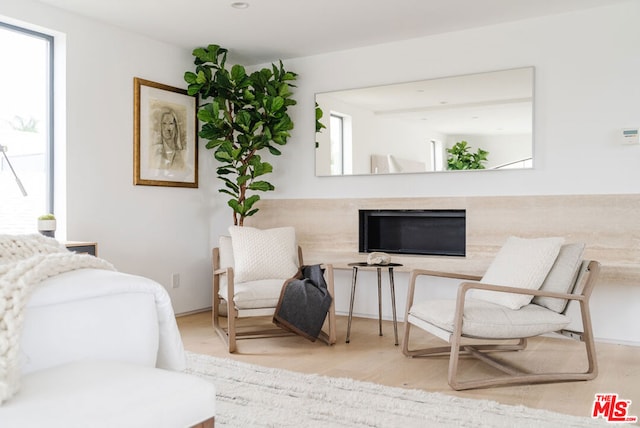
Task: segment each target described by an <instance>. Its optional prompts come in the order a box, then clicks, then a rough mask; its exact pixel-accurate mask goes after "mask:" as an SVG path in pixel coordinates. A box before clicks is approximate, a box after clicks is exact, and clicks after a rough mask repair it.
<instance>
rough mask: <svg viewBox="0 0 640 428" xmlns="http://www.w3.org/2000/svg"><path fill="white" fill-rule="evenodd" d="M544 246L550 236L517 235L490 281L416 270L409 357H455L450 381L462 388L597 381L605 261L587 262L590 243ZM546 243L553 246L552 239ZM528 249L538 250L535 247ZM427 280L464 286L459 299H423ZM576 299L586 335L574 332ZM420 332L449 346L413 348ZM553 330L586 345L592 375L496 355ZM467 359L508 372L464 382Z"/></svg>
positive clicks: (493, 269) (407, 339) (407, 340)
mask: <svg viewBox="0 0 640 428" xmlns="http://www.w3.org/2000/svg"><path fill="white" fill-rule="evenodd" d="M542 241H545V239H540V240H524V239H519V238H510V240H509V241H507V243H506V244H505V246H504V247H503V248H502V249H501V250H500V252H499V254H498V255H497V256H496V259H495V260H494V262H493V263H492V264H491V266H490V267H489V269H488V270H487V273H486V274H485V275H484V277H479V276H471V275H456V274H450V273H442V272H433V271H427V270H414V271H413V272H412V274H411V278H410V283H409V292H408V297H407V313H406V317H405V332H404V339H403V345H402V352H403V353H404V354H405V355H406V356H409V357H423V356H424V357H426V356H434V355H442V354H445V355H446V354H449V373H448V382H449V385H450V386H451V388H453V389H455V390H463V389H471V388H482V387H492V386H498V385H511V384H530V383H543V382H561V381H577V380H589V379H594V378H595V377H596V376H597V361H596V352H595V344H594V339H593V332H592V325H591V317H590V313H589V298H590V296H591V292H592V290H593V287H594V285H595V283H596V279H597V277H598V273H599V270H600V264H599V263H598V262H596V261H583V260H582V250H583V249H584V245H583V244H567V245H562V246H560V248H559V249H556V247H558V243H557V242H554V243H552V245H551V247H553V248H552V249H550V250H549V248H547V250H540V248H537V249H536V247H541V246H540V245H538V244H540V243H541V242H542ZM546 241H547V242H545V244H546V243H548V241H549V240H548V239H547V240H546ZM528 246H529V247H534V248H533V249H531V248H529V249H527V248H526V247H528ZM542 246H543V247H544V245H542ZM547 247H549V245H547ZM514 253H521V254H520V255H518V254H514ZM542 259H544V260H542ZM549 260H550V262H549ZM523 264H524V265H523ZM505 270H506V271H507V273H506V274H505V273H504V271H505ZM501 271H502V272H501ZM425 275H426V276H435V277H447V278H458V279H461V280H464V282H462V283H460V284H459V286H458V292H457V297H456V299H450V300H431V301H423V302H415V301H414V296H415V290H416V280H417V279H418V278H419V277H420V276H425ZM509 280H511V281H513V282H512V284H513V285H512V286H509V285H507V284H506V283H508V281H509ZM478 281H480V282H478ZM569 302H577V303H578V304H579V306H580V314H581V316H580V317H581V319H580V321H581V324H582V329H581V330H582V331H574V330H569V329H567V327H568V326H569V325H570V324H571V323H572V319H571V317H570V316H569V315H568V312H567V308H568V306H569V305H568V303H569ZM573 321H575V320H573ZM412 327H418V328H420V329H422V330H425V331H427V332H429V333H431V334H433V335H434V336H436V337H438V338H440V339H442V340H444V341H446V342H447V343H448V345H447V346H438V347H430V348H422V349H412V346H411V345H412V344H411V340H412V338H411V329H412ZM548 333H559V334H562V335H564V336H567V337H569V338H572V339H577V340H579V341H582V342H583V343H584V350H585V352H586V364H585V363H582V364H581V362H580V361H576V362H575V365H576V366H583V367H582V368H584V370H576V371H575V372H568V373H565V372H555V371H553V372H539V371H537V370H536V371H530V370H528V369H522V368H519V367H516V366H515V365H514V364H513V363H508V362H507V361H505V359H500V358H499V357H498V356H497V355H498V354H499V353H497V352H496V351H514V350H524V349H525V348H526V345H527V338H530V337H534V336H539V335H543V334H548ZM537 351H538V352H541V351H540V350H539V349H538V350H537ZM462 355H465V356H466V355H468V356H471V357H475V358H477V359H479V360H480V361H483V362H484V363H486V364H489V365H490V366H492V367H493V368H496V369H498V370H499V371H501V372H503V373H504V375H502V376H496V377H490V378H482V379H468V377H469V376H468V375H465V376H464V377H465V379H464V380H463V379H461V376H460V375H459V373H458V371H459V370H458V369H459V365H460V359H461V356H462ZM542 355H543V356H544V353H542Z"/></svg>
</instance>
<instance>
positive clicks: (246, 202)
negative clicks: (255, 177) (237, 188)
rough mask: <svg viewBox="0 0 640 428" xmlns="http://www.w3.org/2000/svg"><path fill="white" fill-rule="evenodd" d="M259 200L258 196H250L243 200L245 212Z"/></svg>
mask: <svg viewBox="0 0 640 428" xmlns="http://www.w3.org/2000/svg"><path fill="white" fill-rule="evenodd" d="M259 200H260V195H251V196H249V197H248V198H247V199H245V200H244V210H245V212H247V211H248V210H250V209H251V208H252V207H253V205H254V204H255V203H256V202H258V201H259Z"/></svg>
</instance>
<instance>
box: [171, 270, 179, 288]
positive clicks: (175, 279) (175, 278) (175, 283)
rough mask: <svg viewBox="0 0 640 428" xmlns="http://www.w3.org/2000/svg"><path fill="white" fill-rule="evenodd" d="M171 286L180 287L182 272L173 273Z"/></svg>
mask: <svg viewBox="0 0 640 428" xmlns="http://www.w3.org/2000/svg"><path fill="white" fill-rule="evenodd" d="M171 287H173V288H178V287H180V274H179V273H174V274H171Z"/></svg>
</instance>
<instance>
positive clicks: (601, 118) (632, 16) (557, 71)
mask: <svg viewBox="0 0 640 428" xmlns="http://www.w3.org/2000/svg"><path fill="white" fill-rule="evenodd" d="M0 15H4V16H8V17H10V18H13V19H16V20H22V21H25V22H30V23H34V24H37V25H40V26H42V27H46V28H50V29H53V30H56V31H60V32H63V33H65V34H66V36H67V37H66V42H67V47H66V51H67V55H68V60H67V63H66V70H67V78H66V84H67V91H66V92H67V93H66V96H67V100H66V105H67V123H66V127H67V139H66V152H67V165H68V168H67V177H66V180H67V189H66V191H67V196H68V201H69V202H68V206H67V207H66V210H67V217H68V219H67V220H68V238H70V239H76V240H95V241H98V242H99V252H100V255H101V256H103V257H104V258H106V259H108V260H110V261H112V262H113V263H114V264H115V265H116V266H117V267H118V268H119V269H120V270H122V271H125V272H132V273H137V274H141V275H145V276H149V277H151V278H153V279H155V280H157V281H159V282H160V283H162V284H163V285H165V286H167V287H168V285H169V282H170V281H169V280H170V276H171V274H172V273H180V274H181V275H182V284H181V287H180V288H178V289H169V291H170V293H171V295H172V299H173V302H174V308H175V309H176V311H177V312H185V311H190V310H196V309H199V308H204V307H207V306H209V302H210V267H209V266H210V265H209V252H210V247H211V245H213V244H214V243H215V241H216V239H217V238H216V237H217V236H218V235H220V234H224V233H226V230H227V227H228V225H229V224H230V223H231V213H230V209H229V208H228V207H227V205H226V200H225V198H224V197H222V196H221V195H220V194H219V193H218V192H217V191H216V188H217V183H215V180H214V178H213V177H214V176H215V171H214V166H213V164H212V161H211V154H210V153H208V152H207V151H206V150H205V149H204V148H203V147H202V145H201V151H200V155H201V156H200V188H199V189H172V188H161V187H158V188H155V187H145V186H133V184H132V175H133V172H132V170H133V155H132V152H133V150H132V144H133V77H134V76H138V77H143V78H146V79H149V80H153V81H157V82H161V83H165V84H169V85H173V86H178V87H185V84H184V83H183V81H182V75H183V73H184V71H185V70H187V69H190V68H191V65H192V61H191V55H190V52H188V51H184V50H182V49H178V48H176V47H175V46H171V45H168V44H165V43H160V42H156V41H154V40H151V39H148V38H145V37H141V36H138V35H136V34H132V33H129V32H125V31H122V30H120V29H117V28H114V27H109V26H106V25H103V24H100V23H98V22H95V21H91V20H87V19H84V18H81V17H78V16H75V15H72V14H68V13H64V12H61V11H59V10H57V9H53V8H50V7H48V6H45V5H42V4H40V3H36V2H34V1H32V0H4V1H3V2H2V3H0ZM638 16H640V2H637V1H633V0H631V1H629V2H628V3H625V4H622V5H616V6H611V7H604V8H600V9H596V10H590V11H584V12H577V13H570V14H565V15H560V16H555V17H548V18H540V19H533V20H526V21H520V22H514V23H510V24H503V25H496V26H490V27H484V28H480V29H475V30H467V31H460V32H454V33H447V34H442V35H438V36H432V37H427V38H421V39H413V40H407V41H404V42H399V43H392V44H386V45H379V46H371V47H367V48H362V49H355V50H349V51H342V52H334V53H329V54H325V55H318V56H312V57H305V58H297V59H294V60H288V61H285V66H286V68H288V69H291V70H292V71H295V72H297V73H298V74H299V79H298V82H297V86H298V87H297V89H296V99H297V100H298V105H297V106H295V107H294V109H293V110H292V118H293V120H294V122H295V124H296V128H295V130H294V131H293V133H292V137H291V139H290V142H289V143H288V144H287V146H286V147H285V148H284V151H283V155H282V156H281V157H277V158H273V159H270V160H271V162H272V163H273V164H274V166H275V172H274V174H272V175H271V177H270V181H272V182H273V183H274V184H275V185H276V191H275V192H273V193H271V194H266V195H265V196H264V197H272V198H323V197H344V198H350V197H371V198H376V197H394V196H398V197H402V196H406V197H411V196H466V195H518V194H525V195H526V194H575V193H579V194H584V193H591V194H599V193H636V192H637V191H638V184H637V183H638V182H640V169H639V168H638V167H637V165H638V160H639V158H640V146H622V145H619V144H618V135H619V133H620V129H621V128H624V127H632V126H640V113H639V112H640V108H639V107H640V84H639V79H640V56H638V55H637V41H638V40H640V26H638V25H637V23H636V19H637V17H638ZM207 42H214V40H212V41H207ZM274 60H276V58H274ZM523 66H535V67H536V89H535V97H536V98H535V99H536V106H535V126H534V139H535V143H534V144H535V150H534V152H535V169H534V170H528V171H517V170H512V171H487V172H481V173H473V172H466V173H464V172H450V173H446V174H407V175H386V176H374V177H357V176H352V177H315V176H314V152H315V138H314V133H315V132H314V131H315V128H314V94H315V93H316V92H326V91H331V90H335V89H344V88H349V87H362V86H371V85H379V84H386V83H393V82H402V81H413V80H418V79H425V78H434V77H442V76H448V75H460V74H468V73H474V72H484V71H490V70H499V69H508V68H515V67H523ZM470 174H473V175H470ZM258 215H259V214H258ZM576 220H577V221H579V219H576ZM603 223H606V219H603ZM337 280H338V282H337V286H338V287H340V290H339V293H341V294H339V296H338V299H342V296H343V294H344V291H345V290H346V288H347V287H348V284H349V280H350V277H349V275H348V273H347V272H344V275H343V274H339V275H338V278H337ZM402 282H406V278H403V277H402V276H400V277H399V278H397V279H396V285H399V284H400V283H402ZM639 294H640V287H638V288H636V287H633V288H632V289H631V287H626V288H625V287H622V288H620V289H615V290H607V293H606V298H604V296H602V297H603V298H602V299H601V300H602V302H601V303H599V306H598V308H597V310H595V311H594V312H595V314H594V317H598V322H600V320H605V321H606V318H607V317H610V318H613V317H612V316H611V313H612V312H616V317H615V318H616V324H607V325H604V326H603V327H602V328H601V330H600V331H601V332H604V333H603V334H604V337H609V338H613V339H616V338H618V337H625V332H624V331H615V330H616V329H615V326H617V325H625V324H631V325H637V321H638V319H637V315H635V314H637V313H638V312H639V310H640V304H639V303H634V302H640V298H639V297H640V296H639ZM594 297H595V296H594ZM365 300H366V299H365ZM403 300H404V296H403V291H402V290H401V289H400V290H399V301H403ZM357 305H359V304H357ZM387 306H388V305H387ZM614 306H615V309H612V308H613V307H614ZM620 306H623V310H618V307H620ZM356 310H357V311H358V312H360V313H364V314H375V311H376V305H375V303H370V304H369V303H367V304H366V305H365V306H364V307H359V306H358V307H357V308H356ZM387 315H388V313H387ZM633 321H635V322H633Z"/></svg>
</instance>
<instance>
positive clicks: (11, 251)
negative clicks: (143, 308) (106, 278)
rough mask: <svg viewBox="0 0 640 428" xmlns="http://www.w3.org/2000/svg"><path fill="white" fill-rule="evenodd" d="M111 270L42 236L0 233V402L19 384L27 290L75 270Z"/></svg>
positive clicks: (9, 395)
mask: <svg viewBox="0 0 640 428" xmlns="http://www.w3.org/2000/svg"><path fill="white" fill-rule="evenodd" d="M84 268H93V269H108V270H115V268H114V267H113V265H111V264H110V263H109V262H107V261H105V260H102V259H99V258H97V257H93V256H89V255H87V254H76V253H73V252H70V251H68V250H67V248H66V247H65V246H64V245H62V244H61V243H59V242H58V241H56V240H55V239H53V238H47V237H45V236H42V235H37V234H34V235H0V405H1V404H2V403H3V402H4V401H6V400H8V399H9V398H11V397H12V396H13V395H14V394H15V393H16V392H17V390H18V388H19V385H20V372H21V369H20V358H19V356H20V352H19V344H20V332H21V330H22V324H23V317H24V307H25V305H26V303H27V301H28V299H29V295H30V293H31V291H32V290H33V289H34V287H35V286H36V285H38V284H39V283H40V282H42V281H43V280H45V279H47V278H49V277H51V276H54V275H57V274H60V273H63V272H68V271H72V270H75V269H84Z"/></svg>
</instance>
